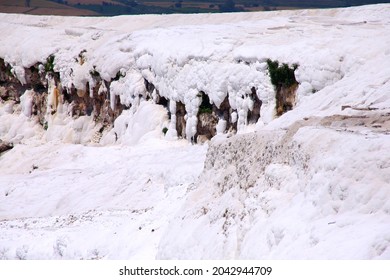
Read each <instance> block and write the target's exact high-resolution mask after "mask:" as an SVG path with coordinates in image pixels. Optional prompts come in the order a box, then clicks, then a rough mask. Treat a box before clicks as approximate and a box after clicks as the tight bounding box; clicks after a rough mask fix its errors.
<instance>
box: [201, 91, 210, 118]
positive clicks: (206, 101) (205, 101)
mask: <svg viewBox="0 0 390 280" xmlns="http://www.w3.org/2000/svg"><path fill="white" fill-rule="evenodd" d="M197 96H198V97H201V98H202V103H201V104H200V106H199V110H198V114H211V113H212V112H213V105H211V103H210V98H209V97H208V96H207V95H206V94H205V93H204V92H203V91H201V92H200V93H199V94H198V95H197Z"/></svg>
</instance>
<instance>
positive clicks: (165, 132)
mask: <svg viewBox="0 0 390 280" xmlns="http://www.w3.org/2000/svg"><path fill="white" fill-rule="evenodd" d="M167 132H168V128H166V127H164V128H163V129H162V133H164V135H166V134H167Z"/></svg>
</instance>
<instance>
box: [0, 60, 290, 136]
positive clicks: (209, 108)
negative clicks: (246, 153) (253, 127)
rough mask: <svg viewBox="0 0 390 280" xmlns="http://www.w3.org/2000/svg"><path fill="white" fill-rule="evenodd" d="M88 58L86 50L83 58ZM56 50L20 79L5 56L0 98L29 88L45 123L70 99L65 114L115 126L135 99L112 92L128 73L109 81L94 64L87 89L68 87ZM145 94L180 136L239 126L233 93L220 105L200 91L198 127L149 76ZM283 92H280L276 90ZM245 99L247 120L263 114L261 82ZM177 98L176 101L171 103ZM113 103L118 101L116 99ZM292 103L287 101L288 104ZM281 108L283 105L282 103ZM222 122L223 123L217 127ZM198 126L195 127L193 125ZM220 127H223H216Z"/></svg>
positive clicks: (285, 94) (34, 111) (36, 114)
mask: <svg viewBox="0 0 390 280" xmlns="http://www.w3.org/2000/svg"><path fill="white" fill-rule="evenodd" d="M79 63H81V64H83V60H82V56H81V58H80V62H79ZM54 64H55V59H54V56H50V57H49V58H47V62H46V63H36V64H35V65H33V66H31V67H29V68H25V69H24V77H23V79H22V80H23V81H25V82H21V81H20V78H19V79H18V78H16V75H15V74H14V73H13V69H12V67H11V66H10V65H9V64H7V63H6V62H5V61H4V60H3V59H0V98H1V100H2V102H6V101H12V102H14V104H19V103H20V101H21V100H20V99H21V97H22V96H23V95H24V94H25V93H26V92H27V91H28V93H29V99H30V102H29V105H28V106H30V108H28V110H27V111H28V116H29V117H30V116H32V117H33V118H36V119H37V121H38V122H39V123H40V124H41V125H42V127H43V128H44V129H46V130H47V128H48V116H50V115H55V114H56V113H57V109H58V106H59V105H60V104H62V105H63V104H66V105H67V112H66V114H67V115H68V116H70V117H72V118H74V119H76V118H78V117H81V116H92V117H93V120H94V121H95V123H96V124H97V125H99V127H100V130H99V131H100V133H101V132H102V131H103V130H104V129H106V128H110V127H112V126H113V124H114V121H115V119H116V118H117V117H118V116H119V115H120V114H121V113H122V111H123V110H124V109H129V108H130V107H131V106H132V103H130V104H128V105H126V104H123V102H121V100H120V98H119V97H118V96H117V95H115V94H112V93H111V92H110V89H111V84H112V83H113V82H117V81H120V80H121V78H123V77H122V76H121V75H117V76H116V77H115V78H113V79H111V81H105V80H103V79H102V78H101V77H100V74H99V72H97V71H96V70H95V69H92V70H91V71H90V75H91V81H90V82H87V83H86V89H85V90H82V89H76V87H75V86H74V85H73V84H72V85H71V86H70V87H69V86H68V87H65V86H64V85H63V83H62V81H61V77H60V73H59V72H55V71H54V69H53V66H54ZM295 89H296V87H295V88H294V89H293V90H290V89H285V88H283V89H282V91H280V93H279V92H278V93H277V94H279V96H281V98H280V100H282V101H281V102H282V103H281V105H280V104H278V106H279V105H280V106H282V107H283V108H284V111H287V109H286V108H288V109H291V108H292V106H293V104H294V95H295ZM142 91H143V92H145V94H144V95H141V94H140V95H139V96H133V98H134V99H135V98H138V99H139V100H138V102H140V101H141V100H153V101H154V102H155V103H156V104H159V105H162V106H164V107H165V108H166V109H167V110H168V115H169V118H170V119H171V117H173V118H174V123H175V129H176V132H177V136H178V137H179V138H187V139H188V140H191V141H192V142H194V143H196V142H198V141H199V142H204V141H207V140H210V139H211V138H212V137H214V136H215V135H216V134H217V133H225V132H233V133H235V132H237V119H238V116H237V110H236V109H232V107H231V105H230V103H229V94H228V93H227V96H226V98H225V99H224V100H223V102H222V103H221V104H219V106H217V105H216V104H211V103H210V99H209V97H208V96H207V94H206V93H205V92H203V91H199V92H198V94H197V96H198V99H199V108H198V112H197V115H196V116H195V125H194V127H187V123H188V122H187V118H188V112H187V111H188V110H187V109H186V106H185V104H183V103H182V102H180V101H173V100H170V99H169V98H165V97H163V96H161V95H160V93H159V92H158V90H157V89H156V88H155V86H154V85H153V84H152V83H150V82H149V81H147V80H146V79H144V89H142ZM277 96H278V95H277ZM242 98H243V100H244V99H245V100H249V103H250V104H251V105H250V106H249V108H248V112H247V115H246V117H245V119H244V121H242V123H243V124H244V125H246V124H255V123H256V122H257V121H258V119H259V118H260V114H261V113H260V109H261V106H262V101H261V100H260V99H259V96H258V95H257V92H256V88H255V87H252V89H251V92H250V93H247V94H246V95H245V96H242ZM172 102H174V103H175V106H170V103H172ZM112 103H114V104H112ZM286 104H287V105H286ZM278 108H279V107H278ZM217 126H218V128H217ZM194 129H195V131H193V130H194ZM217 130H218V131H217Z"/></svg>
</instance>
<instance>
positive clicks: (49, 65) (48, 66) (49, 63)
mask: <svg viewBox="0 0 390 280" xmlns="http://www.w3.org/2000/svg"><path fill="white" fill-rule="evenodd" d="M54 58H55V56H54V55H50V56H49V57H48V58H47V59H46V63H45V72H54Z"/></svg>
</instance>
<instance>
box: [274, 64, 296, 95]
mask: <svg viewBox="0 0 390 280" xmlns="http://www.w3.org/2000/svg"><path fill="white" fill-rule="evenodd" d="M267 65H268V72H269V75H270V78H271V83H272V84H273V85H274V87H275V88H277V89H278V88H281V87H290V86H292V85H294V84H298V82H297V80H296V79H295V74H294V71H295V70H296V69H297V68H298V64H293V65H292V68H290V67H289V66H288V64H286V63H283V64H282V65H279V61H277V60H275V61H272V60H271V59H268V60H267Z"/></svg>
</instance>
